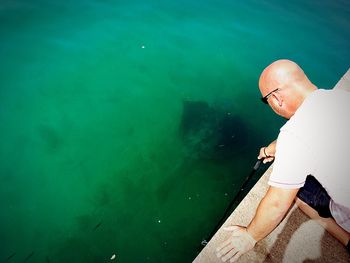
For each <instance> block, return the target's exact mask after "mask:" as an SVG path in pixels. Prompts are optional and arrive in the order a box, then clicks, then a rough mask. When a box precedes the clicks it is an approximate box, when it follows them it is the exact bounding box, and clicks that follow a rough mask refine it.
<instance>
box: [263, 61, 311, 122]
mask: <svg viewBox="0 0 350 263" xmlns="http://www.w3.org/2000/svg"><path fill="white" fill-rule="evenodd" d="M259 88H260V92H261V95H262V96H263V97H264V96H266V95H267V94H269V93H270V92H272V91H275V92H272V94H271V96H269V99H268V103H269V105H270V106H271V108H272V109H273V110H274V111H275V112H276V113H277V114H279V115H281V116H282V117H285V118H287V119H289V118H290V117H291V116H293V114H294V113H295V111H296V110H297V109H298V107H299V106H300V105H301V104H302V102H303V101H304V99H305V98H306V96H307V95H308V94H310V93H311V92H312V91H314V90H315V89H317V88H316V86H315V85H313V84H312V83H311V82H310V80H309V79H308V78H307V76H306V75H305V73H304V71H303V70H302V69H301V68H300V67H299V66H298V65H297V64H296V63H295V62H293V61H290V60H286V59H282V60H277V61H275V62H273V63H272V64H270V65H269V66H268V67H266V68H265V69H264V71H263V72H262V74H261V76H260V79H259ZM276 89H278V90H276Z"/></svg>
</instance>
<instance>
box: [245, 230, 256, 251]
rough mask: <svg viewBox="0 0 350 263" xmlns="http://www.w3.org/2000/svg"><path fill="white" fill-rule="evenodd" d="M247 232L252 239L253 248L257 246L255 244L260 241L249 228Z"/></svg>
mask: <svg viewBox="0 0 350 263" xmlns="http://www.w3.org/2000/svg"><path fill="white" fill-rule="evenodd" d="M246 232H247V234H248V236H249V238H250V241H251V243H252V245H253V246H255V244H256V243H257V242H258V240H257V239H256V238H255V237H254V235H253V234H252V233H251V232H250V231H249V229H248V227H247V228H246Z"/></svg>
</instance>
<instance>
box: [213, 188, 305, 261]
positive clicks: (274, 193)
mask: <svg viewBox="0 0 350 263" xmlns="http://www.w3.org/2000/svg"><path fill="white" fill-rule="evenodd" d="M298 190H299V189H282V188H277V187H273V186H270V187H269V189H268V191H267V193H266V195H265V196H264V198H263V199H262V200H261V202H260V204H259V206H258V208H257V210H256V213H255V216H254V218H253V220H252V221H251V222H250V224H249V226H248V227H247V228H245V227H240V226H231V227H226V228H224V230H226V231H231V232H232V234H231V236H230V238H229V239H227V240H226V241H225V242H223V243H222V244H221V245H220V246H219V247H218V248H217V250H216V252H217V256H218V257H220V258H221V259H222V261H224V262H225V261H227V260H228V259H230V262H234V261H236V260H237V259H238V258H239V257H240V256H241V255H242V254H244V253H246V252H247V251H249V250H250V249H252V248H253V247H254V245H255V243H256V242H257V241H259V240H261V239H263V238H264V237H265V236H267V235H268V234H269V233H270V232H271V231H272V230H273V229H275V228H276V226H277V225H278V224H279V223H280V222H281V221H282V219H283V217H284V216H285V214H286V213H287V211H288V209H289V208H290V206H291V204H292V203H293V200H294V198H295V196H296V194H297V192H298Z"/></svg>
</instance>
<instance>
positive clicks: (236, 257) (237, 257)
mask: <svg viewBox="0 0 350 263" xmlns="http://www.w3.org/2000/svg"><path fill="white" fill-rule="evenodd" d="M240 256H242V253H241V252H238V253H236V255H234V256H233V258H231V259H230V262H236V261H237V260H238V259H239V257H240Z"/></svg>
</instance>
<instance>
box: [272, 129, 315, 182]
mask: <svg viewBox="0 0 350 263" xmlns="http://www.w3.org/2000/svg"><path fill="white" fill-rule="evenodd" d="M311 162H312V156H311V153H310V150H309V148H308V147H307V145H306V144H305V143H304V142H303V141H302V140H300V139H299V138H298V137H297V136H295V135H294V134H292V133H291V132H288V131H283V130H282V131H281V132H280V134H279V135H278V138H277V145H276V154H275V162H274V165H273V170H272V172H271V175H270V179H269V182H268V183H269V185H271V186H275V187H279V188H285V189H295V188H301V187H303V186H304V184H305V180H306V176H307V175H309V174H311V173H312V171H311V169H310V167H311Z"/></svg>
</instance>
